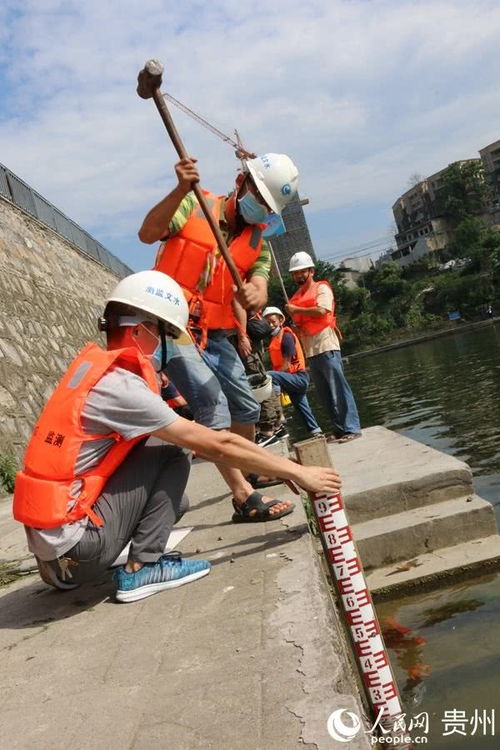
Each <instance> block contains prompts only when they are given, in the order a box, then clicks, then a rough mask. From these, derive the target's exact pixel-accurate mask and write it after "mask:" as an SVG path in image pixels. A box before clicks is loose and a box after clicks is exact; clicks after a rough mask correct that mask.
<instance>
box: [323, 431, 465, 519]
mask: <svg viewBox="0 0 500 750" xmlns="http://www.w3.org/2000/svg"><path fill="white" fill-rule="evenodd" d="M329 452H330V456H331V459H332V463H333V465H334V466H335V468H336V469H337V470H338V471H339V473H340V475H341V477H342V481H343V490H342V492H343V497H344V502H345V504H346V508H347V511H348V514H349V521H350V522H351V524H355V523H361V522H364V521H369V520H371V519H373V518H381V517H383V516H390V515H391V514H394V513H397V514H399V513H402V512H403V511H408V510H411V509H412V508H417V507H419V506H425V505H433V504H435V503H441V502H444V501H445V500H450V499H452V498H458V497H461V496H463V495H467V494H472V493H473V488H472V472H471V470H470V468H469V467H468V466H467V464H465V463H464V462H463V461H459V460H458V459H457V458H454V457H453V456H448V455H447V454H445V453H441V452H439V451H437V450H434V449H433V448H429V447H428V446H426V445H423V444H422V443H418V442H416V441H415V440H410V438H407V437H403V435H399V434H398V433H397V432H392V431H391V430H387V429H386V428H385V427H369V428H367V429H366V430H363V434H362V437H361V438H360V439H358V440H353V441H352V442H350V443H344V444H342V445H336V444H331V445H329Z"/></svg>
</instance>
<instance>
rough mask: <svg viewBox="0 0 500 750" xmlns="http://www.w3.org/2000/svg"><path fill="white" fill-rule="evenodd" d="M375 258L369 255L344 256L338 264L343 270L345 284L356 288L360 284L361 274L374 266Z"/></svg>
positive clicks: (349, 287)
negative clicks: (357, 256)
mask: <svg viewBox="0 0 500 750" xmlns="http://www.w3.org/2000/svg"><path fill="white" fill-rule="evenodd" d="M374 265H375V264H374V263H373V260H372V259H371V257H370V256H369V255H363V256H361V257H359V258H356V257H354V258H344V260H341V261H340V263H339V264H338V265H337V269H338V270H339V271H342V278H343V279H344V284H345V285H346V287H347V288H348V289H354V288H355V287H357V286H359V285H358V281H359V278H360V276H361V274H363V273H366V272H367V271H369V270H370V269H371V268H373V267H374Z"/></svg>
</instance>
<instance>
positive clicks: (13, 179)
mask: <svg viewBox="0 0 500 750" xmlns="http://www.w3.org/2000/svg"><path fill="white" fill-rule="evenodd" d="M0 195H2V196H3V197H4V198H7V200H9V201H12V203H15V204H16V206H19V207H20V208H22V209H23V210H24V211H27V212H28V213H29V214H31V215H32V216H34V217H35V218H36V219H38V221H41V222H42V224H46V225H47V226H48V227H50V228H51V229H53V230H54V231H55V232H57V233H58V234H60V235H61V237H64V238H65V239H67V240H68V241H69V242H71V244H73V245H76V247H78V248H79V249H80V250H82V251H83V252H84V253H85V254H86V255H89V256H90V257H91V258H93V259H94V260H95V261H97V262H98V263H100V264H101V265H102V266H104V267H105V268H109V270H110V271H111V272H112V273H114V274H115V275H116V276H118V278H120V279H122V278H123V277H124V276H128V275H129V274H131V273H133V271H132V269H131V268H129V267H128V266H126V265H125V263H122V261H121V260H119V259H118V258H117V257H116V256H115V255H113V254H112V253H110V252H109V250H106V248H105V247H104V246H103V245H101V243H100V242H97V240H95V239H94V238H93V237H92V236H91V235H90V234H89V233H88V232H86V231H85V230H84V229H82V228H81V227H79V226H78V224H75V222H74V221H71V219H68V217H67V216H65V215H64V214H63V213H62V212H61V211H59V210H58V209H57V208H56V207H55V206H53V205H52V203H49V201H47V200H45V198H43V197H42V196H41V195H40V194H39V193H37V192H36V190H33V189H32V188H30V186H29V185H27V184H26V183H25V182H23V181H22V180H21V179H19V177H17V176H16V175H15V174H13V173H12V172H11V171H10V170H8V169H7V167H5V166H4V165H3V164H0Z"/></svg>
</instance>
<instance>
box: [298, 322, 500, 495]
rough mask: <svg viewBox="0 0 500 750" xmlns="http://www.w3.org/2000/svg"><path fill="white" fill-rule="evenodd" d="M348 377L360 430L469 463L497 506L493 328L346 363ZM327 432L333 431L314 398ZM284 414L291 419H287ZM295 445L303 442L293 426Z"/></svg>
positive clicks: (496, 342)
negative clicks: (377, 430)
mask: <svg viewBox="0 0 500 750" xmlns="http://www.w3.org/2000/svg"><path fill="white" fill-rule="evenodd" d="M346 372H347V375H348V378H349V382H350V383H351V386H352V388H353V391H354V393H355V396H356V400H357V404H358V409H359V412H360V416H361V422H362V424H363V426H364V427H370V426H372V425H376V424H381V425H384V426H385V427H388V428H389V429H392V430H397V431H398V432H401V433H402V434H403V435H406V436H408V437H410V438H413V439H415V440H419V441H420V442H422V443H425V444H427V445H430V446H432V447H433V448H436V449H437V450H441V451H444V452H445V453H450V454H452V455H455V456H457V457H458V458H460V459H462V460H463V461H466V462H467V463H469V464H470V466H471V468H472V470H473V473H474V476H475V477H477V478H480V477H483V476H484V477H487V480H485V481H484V482H482V483H481V490H482V494H483V496H484V497H486V499H488V500H490V501H491V502H493V504H496V503H497V501H498V499H499V493H498V486H499V484H500V329H499V326H498V325H491V326H488V327H486V328H480V329H476V330H472V331H468V332H466V333H462V334H457V335H454V336H448V337H445V338H441V339H434V340H433V341H428V342H424V343H421V344H416V345H415V346H411V347H407V348H405V349H398V350H395V351H392V352H384V353H381V354H377V355H373V356H370V357H366V358H363V359H358V360H356V359H354V360H351V362H350V364H348V365H347V368H346ZM311 402H312V405H313V408H314V411H315V414H316V416H317V418H318V421H319V422H320V424H321V426H322V427H323V429H324V430H325V431H329V430H330V429H331V426H330V424H329V421H328V417H327V415H326V413H325V412H324V411H323V409H322V407H321V404H319V403H318V401H317V399H316V397H315V394H314V391H313V390H311ZM288 415H290V412H288ZM291 432H292V437H293V438H294V439H298V438H304V437H305V435H304V433H303V432H302V430H301V427H300V426H299V425H296V424H295V422H294V420H293V419H292V420H291Z"/></svg>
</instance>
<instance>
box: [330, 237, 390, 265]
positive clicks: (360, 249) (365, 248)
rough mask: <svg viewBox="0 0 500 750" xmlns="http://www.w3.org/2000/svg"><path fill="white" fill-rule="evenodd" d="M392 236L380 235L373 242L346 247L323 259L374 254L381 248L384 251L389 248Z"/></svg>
mask: <svg viewBox="0 0 500 750" xmlns="http://www.w3.org/2000/svg"><path fill="white" fill-rule="evenodd" d="M390 237H391V235H386V236H384V237H378V238H376V239H374V240H372V241H371V242H368V243H365V244H363V245H355V246H354V247H351V248H350V249H349V248H346V249H344V250H339V251H337V252H335V253H332V254H330V255H327V256H324V257H323V260H335V259H339V258H341V259H342V258H354V257H358V256H363V255H374V254H375V253H376V252H378V251H379V250H380V252H382V251H383V250H385V249H387V245H388V244H389V238H390Z"/></svg>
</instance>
